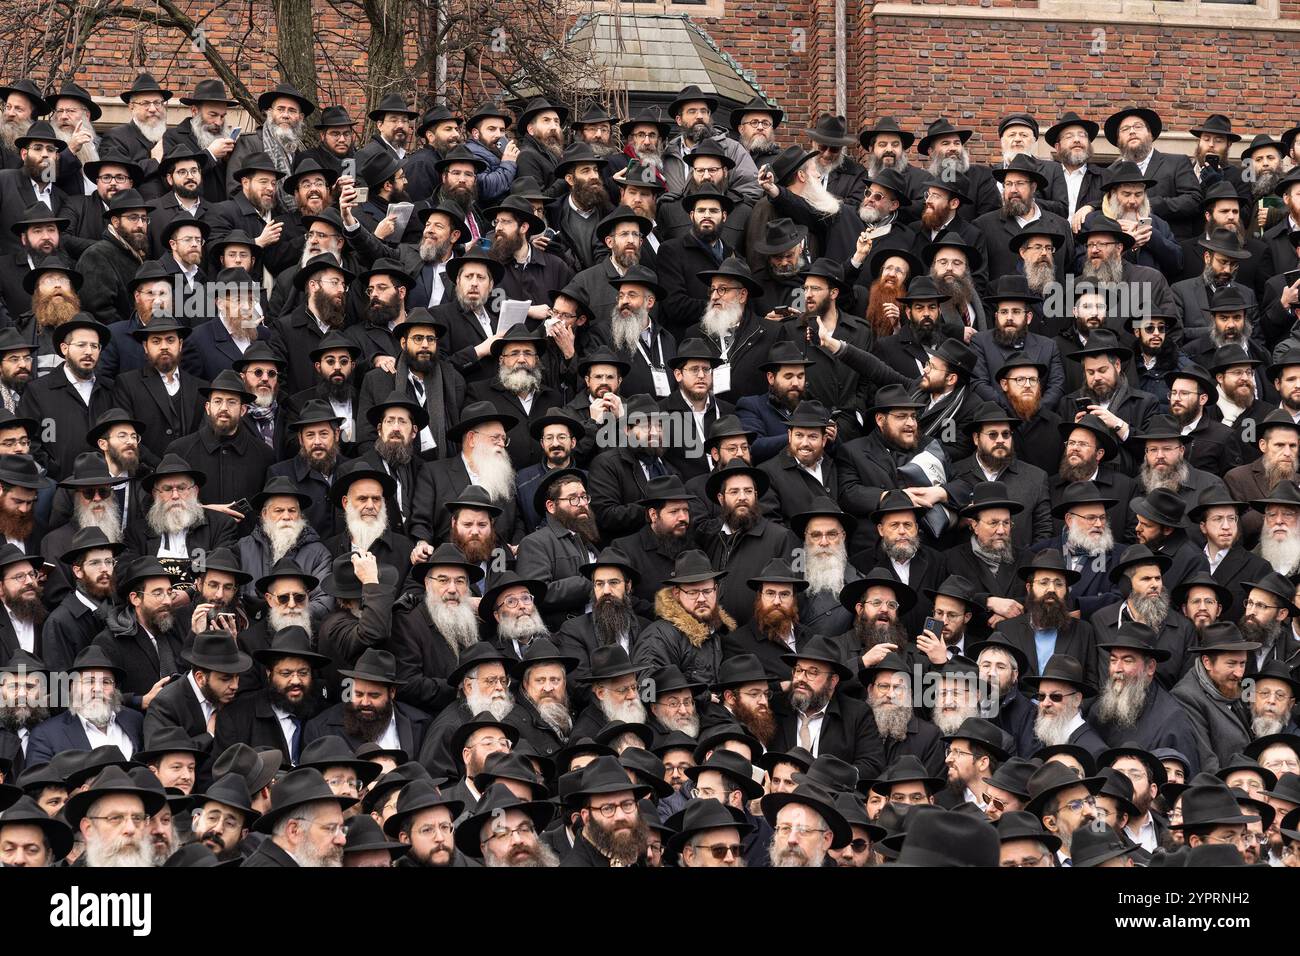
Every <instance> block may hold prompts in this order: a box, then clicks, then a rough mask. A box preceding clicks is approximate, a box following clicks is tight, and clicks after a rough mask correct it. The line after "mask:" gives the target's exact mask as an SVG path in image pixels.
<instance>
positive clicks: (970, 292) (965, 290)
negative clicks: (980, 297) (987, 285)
mask: <svg viewBox="0 0 1300 956" xmlns="http://www.w3.org/2000/svg"><path fill="white" fill-rule="evenodd" d="M930 278H932V279H934V284H935V285H936V286H938V287H939V291H940V292H942V293H944V294H945V295H947V296H948V297H949V298H950V300H951V302H950V304H951V305H952V307H953V309H954V310H956V312H957V314H958V315H961V316H963V319H964V317H965V314H966V307H967V306H968V305H970V304H971V303H972V302H974V301H975V298H976V293H975V282H974V280H972V279H971V277H970V275H969V274H967V273H963V274H962V275H959V276H947V277H943V276H937V275H935V274H934V271H933V270H931V272H930Z"/></svg>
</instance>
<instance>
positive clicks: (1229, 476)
mask: <svg viewBox="0 0 1300 956" xmlns="http://www.w3.org/2000/svg"><path fill="white" fill-rule="evenodd" d="M1256 434H1257V436H1258V441H1257V445H1258V448H1259V451H1260V455H1259V457H1258V458H1256V459H1255V460H1254V461H1252V462H1249V463H1248V464H1242V465H1238V466H1237V467H1236V468H1233V469H1232V470H1231V471H1229V472H1227V473H1226V474H1225V475H1223V483H1224V485H1226V486H1227V488H1228V491H1229V492H1231V494H1232V497H1233V498H1235V499H1237V500H1238V501H1243V502H1244V501H1259V500H1262V499H1264V498H1266V497H1268V493H1269V492H1270V491H1271V490H1272V489H1273V487H1274V486H1275V485H1276V484H1277V483H1278V482H1279V481H1282V480H1284V479H1294V478H1295V477H1296V474H1297V472H1296V469H1297V462H1300V424H1297V423H1296V421H1295V419H1293V418H1292V417H1291V414H1290V413H1289V412H1287V411H1286V410H1285V409H1281V408H1279V409H1275V410H1274V411H1272V412H1269V414H1268V415H1266V416H1265V417H1264V420H1263V421H1261V422H1259V424H1258V426H1257V430H1256ZM1263 523H1264V521H1263V516H1262V515H1261V514H1260V513H1259V512H1257V511H1255V510H1254V509H1253V508H1246V509H1244V513H1243V514H1242V515H1241V522H1240V524H1241V538H1242V543H1243V544H1244V545H1245V546H1246V547H1253V546H1254V544H1255V543H1256V542H1257V540H1258V538H1259V532H1260V528H1261V527H1262V526H1263Z"/></svg>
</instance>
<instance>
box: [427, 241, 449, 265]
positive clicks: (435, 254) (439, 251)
mask: <svg viewBox="0 0 1300 956" xmlns="http://www.w3.org/2000/svg"><path fill="white" fill-rule="evenodd" d="M450 252H451V243H450V242H435V241H434V240H432V239H421V240H420V261H421V262H423V263H425V264H426V265H430V264H432V263H436V262H442V261H444V260H445V259H446V258H447V256H448V254H449V253H450Z"/></svg>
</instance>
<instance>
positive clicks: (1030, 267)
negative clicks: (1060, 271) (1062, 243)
mask: <svg viewBox="0 0 1300 956" xmlns="http://www.w3.org/2000/svg"><path fill="white" fill-rule="evenodd" d="M1025 281H1026V282H1027V283H1028V284H1029V288H1030V289H1031V290H1032V291H1034V292H1038V293H1041V292H1042V291H1043V289H1045V288H1046V287H1047V286H1048V284H1049V283H1052V282H1055V281H1056V264H1055V263H1054V262H1031V263H1028V264H1026V266H1025Z"/></svg>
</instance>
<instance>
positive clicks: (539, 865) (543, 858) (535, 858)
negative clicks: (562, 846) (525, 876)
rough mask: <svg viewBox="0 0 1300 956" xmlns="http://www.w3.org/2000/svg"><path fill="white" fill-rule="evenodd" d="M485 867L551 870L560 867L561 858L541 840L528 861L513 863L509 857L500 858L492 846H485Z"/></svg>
mask: <svg viewBox="0 0 1300 956" xmlns="http://www.w3.org/2000/svg"><path fill="white" fill-rule="evenodd" d="M483 865H484V866H485V867H487V868H488V869H515V870H518V869H550V868H552V867H556V866H559V865H560V858H559V856H558V855H557V854H556V852H555V851H554V850H552V849H551V848H550V846H549V845H548V844H546V843H544V842H543V841H541V840H538V841H537V846H536V848H535V849H534V850H533V855H532V856H531V857H529V858H528V859H527V860H524V861H522V862H518V863H511V862H510V860H509V858H508V857H502V856H498V855H497V854H496V853H495V852H494V851H493V849H492V847H491V845H489V844H484V846H483Z"/></svg>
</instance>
